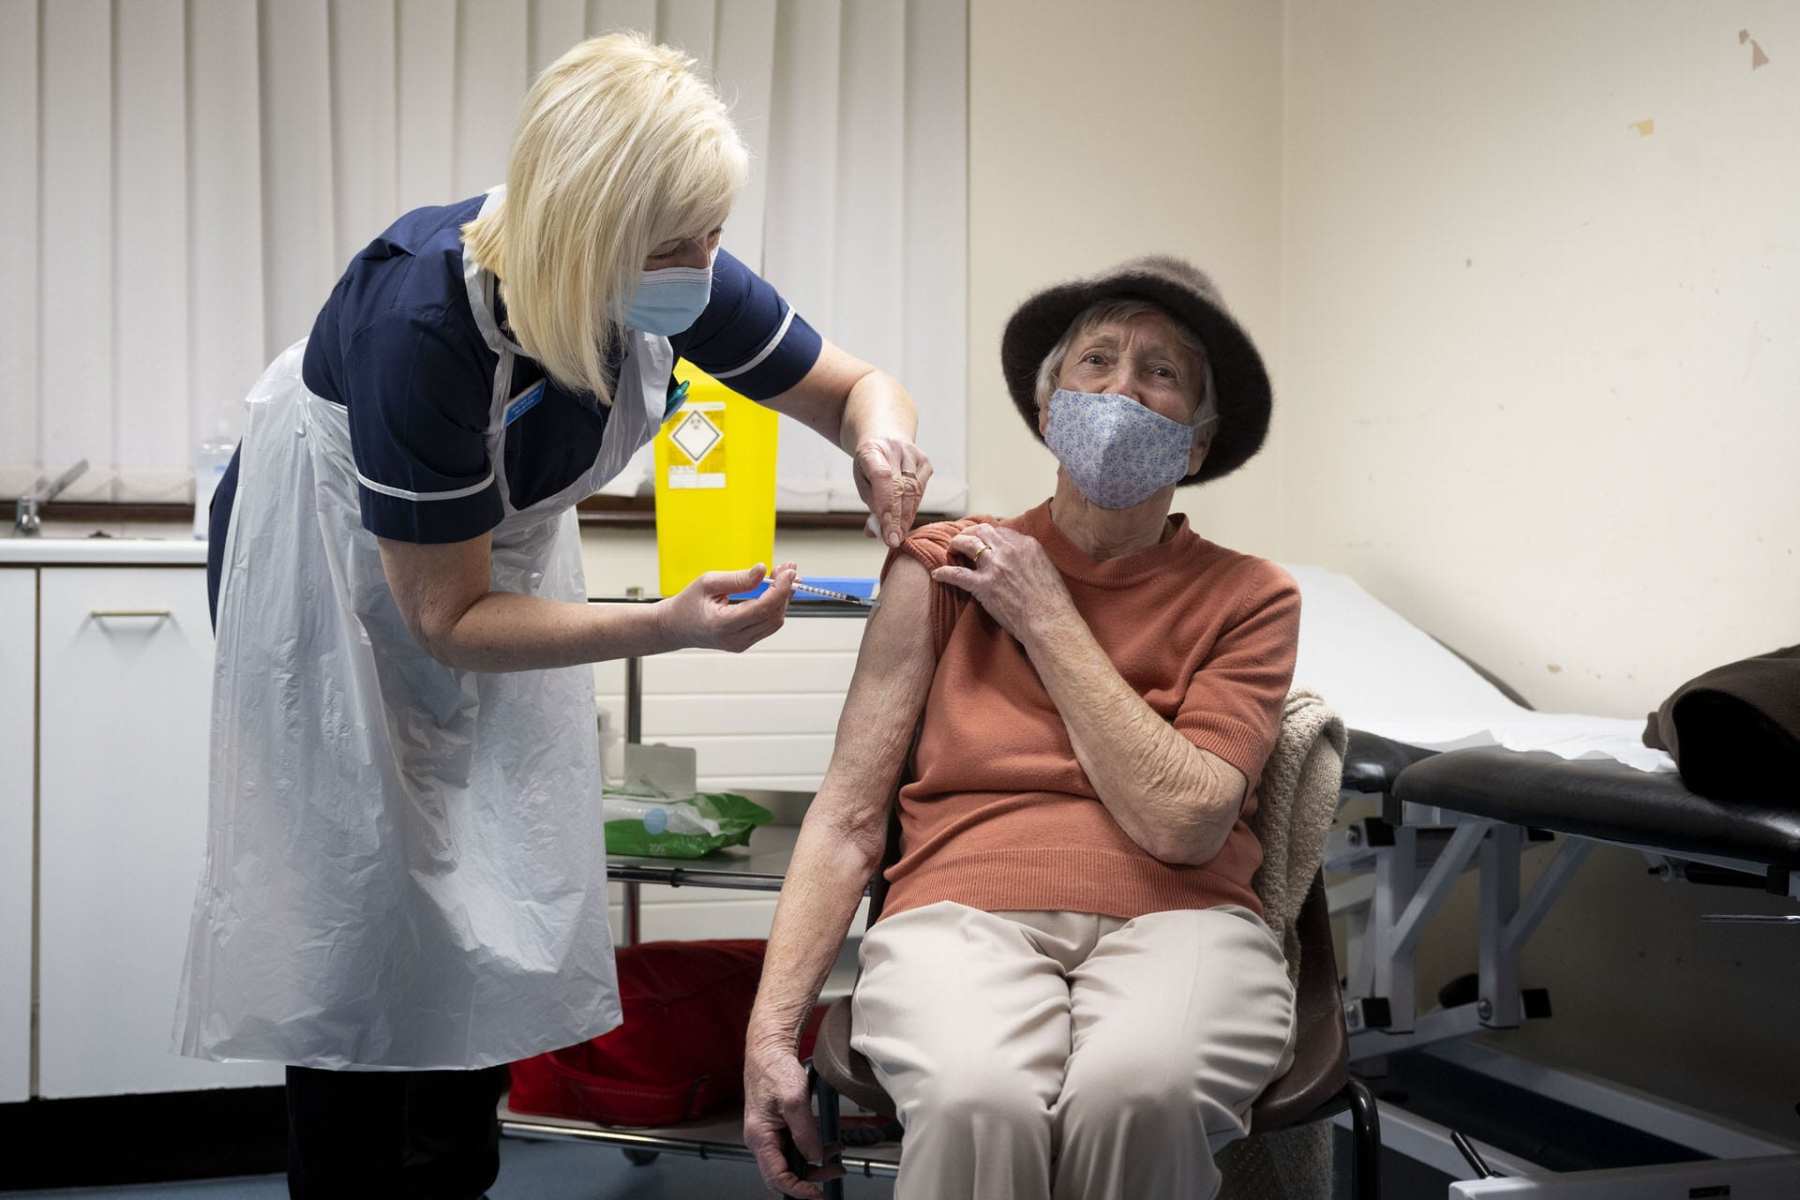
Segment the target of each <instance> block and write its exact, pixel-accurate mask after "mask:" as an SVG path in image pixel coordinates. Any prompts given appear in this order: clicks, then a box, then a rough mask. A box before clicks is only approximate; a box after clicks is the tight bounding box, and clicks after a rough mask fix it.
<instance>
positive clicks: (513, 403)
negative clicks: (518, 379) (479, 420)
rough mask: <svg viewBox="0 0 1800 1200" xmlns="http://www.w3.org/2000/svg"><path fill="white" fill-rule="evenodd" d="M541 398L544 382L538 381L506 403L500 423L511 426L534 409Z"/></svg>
mask: <svg viewBox="0 0 1800 1200" xmlns="http://www.w3.org/2000/svg"><path fill="white" fill-rule="evenodd" d="M543 398H544V381H543V380H542V379H540V380H538V381H537V382H536V383H534V384H532V385H531V386H530V387H528V388H526V389H525V390H524V391H522V392H520V393H519V394H518V395H516V396H514V397H513V398H512V399H511V400H508V401H507V402H506V417H505V419H504V420H503V421H502V422H501V423H502V424H504V425H511V424H512V423H513V422H514V421H516V420H518V419H519V418H520V417H522V416H524V415H525V414H526V413H528V412H530V411H531V410H532V409H534V408H536V407H537V405H538V401H540V400H542V399H543Z"/></svg>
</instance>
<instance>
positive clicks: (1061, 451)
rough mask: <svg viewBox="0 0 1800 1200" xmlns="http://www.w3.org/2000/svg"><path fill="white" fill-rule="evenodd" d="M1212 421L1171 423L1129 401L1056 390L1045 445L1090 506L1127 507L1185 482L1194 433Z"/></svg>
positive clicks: (1210, 418)
mask: <svg viewBox="0 0 1800 1200" xmlns="http://www.w3.org/2000/svg"><path fill="white" fill-rule="evenodd" d="M1217 420H1218V418H1217V417H1216V416H1208V417H1203V418H1201V419H1200V420H1198V421H1194V422H1192V423H1189V422H1186V421H1172V420H1170V419H1169V418H1168V417H1165V416H1163V415H1162V414H1161V413H1159V412H1152V411H1151V410H1150V409H1148V408H1145V407H1144V406H1143V405H1142V404H1139V403H1138V402H1137V401H1136V400H1133V399H1132V398H1131V397H1130V396H1121V395H1119V394H1117V393H1114V392H1071V391H1068V390H1067V389H1063V388H1059V389H1057V390H1056V391H1055V392H1053V393H1052V394H1051V396H1050V428H1049V430H1048V431H1046V432H1045V434H1044V444H1045V445H1046V446H1048V447H1050V453H1052V454H1054V455H1056V458H1057V461H1058V462H1060V463H1062V465H1063V470H1065V471H1067V472H1068V473H1069V480H1070V482H1072V483H1073V484H1074V485H1075V486H1076V487H1077V488H1078V489H1080V491H1081V494H1082V495H1083V496H1086V497H1087V498H1088V501H1089V503H1091V504H1093V505H1094V506H1096V507H1098V508H1131V507H1133V506H1135V505H1139V504H1142V503H1143V502H1144V501H1146V500H1148V499H1149V498H1150V497H1151V496H1154V495H1155V494H1156V493H1157V492H1158V491H1159V490H1161V489H1162V488H1166V487H1171V486H1173V485H1175V484H1177V483H1180V482H1181V481H1182V480H1183V479H1184V478H1186V477H1187V473H1188V453H1189V451H1191V450H1192V449H1193V448H1194V434H1195V433H1196V432H1198V431H1199V430H1201V429H1203V428H1205V427H1207V426H1210V425H1212V424H1213V423H1214V422H1215V421H1217Z"/></svg>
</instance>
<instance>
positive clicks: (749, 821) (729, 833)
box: [606, 792, 775, 858]
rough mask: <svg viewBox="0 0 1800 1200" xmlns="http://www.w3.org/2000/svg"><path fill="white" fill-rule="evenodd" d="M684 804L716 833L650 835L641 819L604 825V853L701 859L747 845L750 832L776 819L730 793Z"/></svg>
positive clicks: (712, 794)
mask: <svg viewBox="0 0 1800 1200" xmlns="http://www.w3.org/2000/svg"><path fill="white" fill-rule="evenodd" d="M685 803H687V804H691V805H692V806H693V807H694V808H695V809H697V810H698V811H699V813H700V815H701V816H702V817H704V818H707V820H708V823H709V824H717V826H718V829H719V832H717V833H676V832H673V831H671V830H668V829H666V828H665V829H664V830H663V831H662V832H659V833H651V832H650V829H649V828H648V826H647V825H646V823H645V822H644V821H643V820H641V819H637V818H632V819H627V820H618V821H607V822H606V852H607V853H608V854H620V855H630V856H632V857H636V858H702V857H705V856H706V855H708V854H711V853H712V852H713V851H714V850H721V849H723V848H725V847H726V846H747V845H749V844H750V834H751V832H752V831H753V830H755V828H756V827H757V826H758V825H767V824H768V823H769V822H770V821H772V820H774V819H775V814H774V813H772V812H770V811H769V810H768V809H766V808H764V807H763V806H762V805H760V804H757V803H755V802H754V801H751V800H748V799H746V798H745V797H743V796H739V795H735V794H734V793H731V792H696V793H695V794H694V795H692V796H690V797H688V798H687V800H686V801H685ZM652 824H656V822H652Z"/></svg>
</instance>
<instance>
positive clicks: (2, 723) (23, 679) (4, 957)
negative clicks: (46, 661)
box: [0, 567, 37, 1104]
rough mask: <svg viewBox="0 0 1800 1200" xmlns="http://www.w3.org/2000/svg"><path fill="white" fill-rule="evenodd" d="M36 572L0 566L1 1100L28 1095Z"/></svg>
mask: <svg viewBox="0 0 1800 1200" xmlns="http://www.w3.org/2000/svg"><path fill="white" fill-rule="evenodd" d="M36 641H37V572H36V571H34V570H31V569H29V568H24V567H11V568H0V1104H4V1103H7V1102H9V1101H14V1100H24V1099H26V1098H28V1097H29V1096H30V1095H31V820H32V818H31V798H32V778H31V777H32V771H33V767H34V764H35V754H36V738H35V736H34V734H35V729H34V726H33V722H32V712H33V710H34V708H35V707H36V702H37V696H36V680H37V655H36V645H35V643H36Z"/></svg>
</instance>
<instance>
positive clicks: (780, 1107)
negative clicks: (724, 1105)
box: [744, 1047, 844, 1197]
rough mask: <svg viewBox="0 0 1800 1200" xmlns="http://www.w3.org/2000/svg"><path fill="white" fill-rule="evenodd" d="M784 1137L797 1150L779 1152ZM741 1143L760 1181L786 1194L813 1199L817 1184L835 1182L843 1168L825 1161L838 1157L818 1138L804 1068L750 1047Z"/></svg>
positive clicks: (819, 1193)
mask: <svg viewBox="0 0 1800 1200" xmlns="http://www.w3.org/2000/svg"><path fill="white" fill-rule="evenodd" d="M784 1135H786V1136H787V1137H791V1139H792V1147H793V1149H794V1150H796V1151H798V1158H799V1159H803V1160H805V1161H803V1162H802V1161H796V1160H795V1158H794V1157H793V1156H790V1155H789V1154H788V1153H787V1152H785V1151H784V1149H783V1146H782V1142H783V1140H784ZM744 1145H745V1146H747V1147H749V1148H750V1152H751V1153H752V1154H754V1155H755V1156H756V1169H757V1170H758V1171H760V1172H761V1173H762V1177H763V1182H764V1183H766V1184H768V1185H769V1187H771V1188H773V1189H775V1190H776V1191H779V1192H781V1193H782V1194H783V1195H787V1196H811V1197H819V1196H823V1195H824V1194H825V1191H824V1189H823V1188H821V1187H820V1186H819V1184H820V1183H822V1182H824V1181H825V1180H827V1179H840V1178H842V1177H843V1174H844V1168H843V1166H842V1164H840V1163H831V1162H827V1161H826V1160H827V1159H828V1158H830V1159H835V1158H837V1157H838V1156H839V1155H841V1154H842V1153H843V1151H842V1148H841V1147H838V1146H826V1145H824V1144H823V1143H822V1142H821V1141H820V1140H819V1126H818V1123H817V1122H816V1121H814V1120H813V1112H812V1096H811V1094H810V1092H809V1090H808V1088H807V1086H806V1068H805V1067H803V1066H801V1065H800V1060H799V1059H797V1058H795V1057H794V1056H793V1054H791V1053H783V1052H780V1051H769V1050H758V1049H756V1048H754V1047H753V1048H751V1050H750V1051H749V1053H748V1054H746V1055H745V1058H744Z"/></svg>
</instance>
